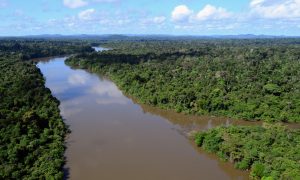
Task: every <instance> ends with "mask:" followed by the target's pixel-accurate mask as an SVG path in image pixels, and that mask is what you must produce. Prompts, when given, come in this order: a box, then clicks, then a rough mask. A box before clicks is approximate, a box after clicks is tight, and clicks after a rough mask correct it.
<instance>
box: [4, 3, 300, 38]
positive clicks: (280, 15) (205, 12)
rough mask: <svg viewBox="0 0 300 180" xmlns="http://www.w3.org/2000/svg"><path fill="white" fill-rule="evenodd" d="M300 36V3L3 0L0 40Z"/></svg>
mask: <svg viewBox="0 0 300 180" xmlns="http://www.w3.org/2000/svg"><path fill="white" fill-rule="evenodd" d="M38 34H64V35H70V34H169V35H237V34H257V35H259V34H265V35H287V36H299V35H300V0H0V36H21V35H38Z"/></svg>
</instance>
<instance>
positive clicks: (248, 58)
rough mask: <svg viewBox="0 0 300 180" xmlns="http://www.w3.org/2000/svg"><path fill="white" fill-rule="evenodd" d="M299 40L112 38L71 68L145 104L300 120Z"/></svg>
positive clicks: (74, 61) (71, 62) (73, 60)
mask: <svg viewBox="0 0 300 180" xmlns="http://www.w3.org/2000/svg"><path fill="white" fill-rule="evenodd" d="M299 44H300V41H299V39H276V40H181V41H175V40H174V41H154V40H153V41H138V42H135V41H118V42H106V43H105V46H106V47H109V46H111V47H112V48H113V50H109V51H104V52H101V53H95V52H93V53H81V54H78V55H76V56H73V57H71V58H69V59H68V60H67V61H66V63H67V64H68V65H71V66H72V67H77V68H85V69H89V70H91V71H94V72H99V73H102V74H105V75H107V76H109V77H110V78H111V79H113V80H114V81H115V82H116V83H117V84H118V86H119V87H120V88H121V89H122V90H123V91H125V92H126V93H128V94H129V95H131V96H135V97H137V98H138V99H139V100H140V101H141V102H142V103H146V104H151V105H155V106H159V107H162V108H168V109H175V110H177V111H178V112H185V113H193V114H213V115H221V116H227V117H232V118H240V119H247V120H264V121H273V122H274V121H282V122H287V121H289V122H299V121H300V116H299V114H300V71H299V69H300V53H299V52H300V45H299Z"/></svg>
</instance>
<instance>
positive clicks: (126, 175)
mask: <svg viewBox="0 0 300 180" xmlns="http://www.w3.org/2000/svg"><path fill="white" fill-rule="evenodd" d="M64 60H65V58H50V59H48V60H46V61H40V62H39V63H38V64H37V66H38V67H39V68H40V69H41V71H42V73H43V74H44V76H45V78H46V86H47V87H48V88H50V89H51V91H52V93H53V95H54V96H55V97H57V98H58V99H59V100H60V102H61V105H60V109H61V114H62V116H63V117H64V118H65V121H66V123H67V124H68V125H69V126H70V129H71V131H72V132H71V133H70V135H69V136H68V138H67V150H66V152H65V156H66V165H65V169H66V177H67V178H69V179H80V180H81V179H84V180H89V179H95V180H100V179H103V180H119V179H120V180H121V179H122V180H199V179H205V180H214V179H217V180H219V179H248V173H247V172H243V171H239V170H236V169H234V167H233V165H232V164H230V163H225V162H221V161H219V160H218V159H217V158H216V157H215V156H214V155H212V154H208V153H205V152H203V151H202V150H201V149H200V148H197V147H195V145H194V144H193V142H192V141H191V140H189V139H188V138H187V137H186V133H187V132H189V131H190V130H195V129H196V130H203V129H208V128H212V127H214V126H216V125H221V124H232V123H233V122H234V124H253V123H250V122H245V121H232V120H228V119H226V118H214V117H199V116H186V115H183V114H178V113H175V112H172V111H166V110H161V109H158V108H153V107H149V106H145V105H140V104H137V103H135V102H134V101H133V100H132V99H130V98H128V97H126V96H124V95H123V94H122V92H121V91H120V90H119V89H118V88H117V86H116V85H115V84H114V83H113V82H111V81H110V80H107V79H105V78H103V77H101V76H99V75H96V74H92V73H89V72H87V71H84V70H73V69H71V68H70V67H68V66H66V65H65V64H64Z"/></svg>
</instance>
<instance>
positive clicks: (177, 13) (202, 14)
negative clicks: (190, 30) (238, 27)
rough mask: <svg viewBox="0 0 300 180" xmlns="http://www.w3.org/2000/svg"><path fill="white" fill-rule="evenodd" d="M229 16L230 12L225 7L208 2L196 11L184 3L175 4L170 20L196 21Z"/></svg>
mask: <svg viewBox="0 0 300 180" xmlns="http://www.w3.org/2000/svg"><path fill="white" fill-rule="evenodd" d="M231 16H232V13H230V12H228V11H227V10H226V9H224V8H222V7H215V6H212V5H210V4H207V5H206V6H204V8H203V9H201V10H200V11H199V12H198V13H194V11H193V10H190V9H189V8H188V7H187V6H186V5H180V6H177V7H175V9H174V10H173V12H172V20H173V21H174V22H189V23H196V22H197V21H206V20H220V19H227V18H229V17H231Z"/></svg>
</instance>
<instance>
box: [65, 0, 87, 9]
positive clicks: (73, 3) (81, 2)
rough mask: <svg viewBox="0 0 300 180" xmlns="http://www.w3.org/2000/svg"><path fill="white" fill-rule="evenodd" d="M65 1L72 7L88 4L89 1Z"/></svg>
mask: <svg viewBox="0 0 300 180" xmlns="http://www.w3.org/2000/svg"><path fill="white" fill-rule="evenodd" d="M63 3H64V5H65V6H66V7H68V8H72V9H75V8H79V7H83V6H86V5H88V2H87V1H84V0H64V1H63Z"/></svg>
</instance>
